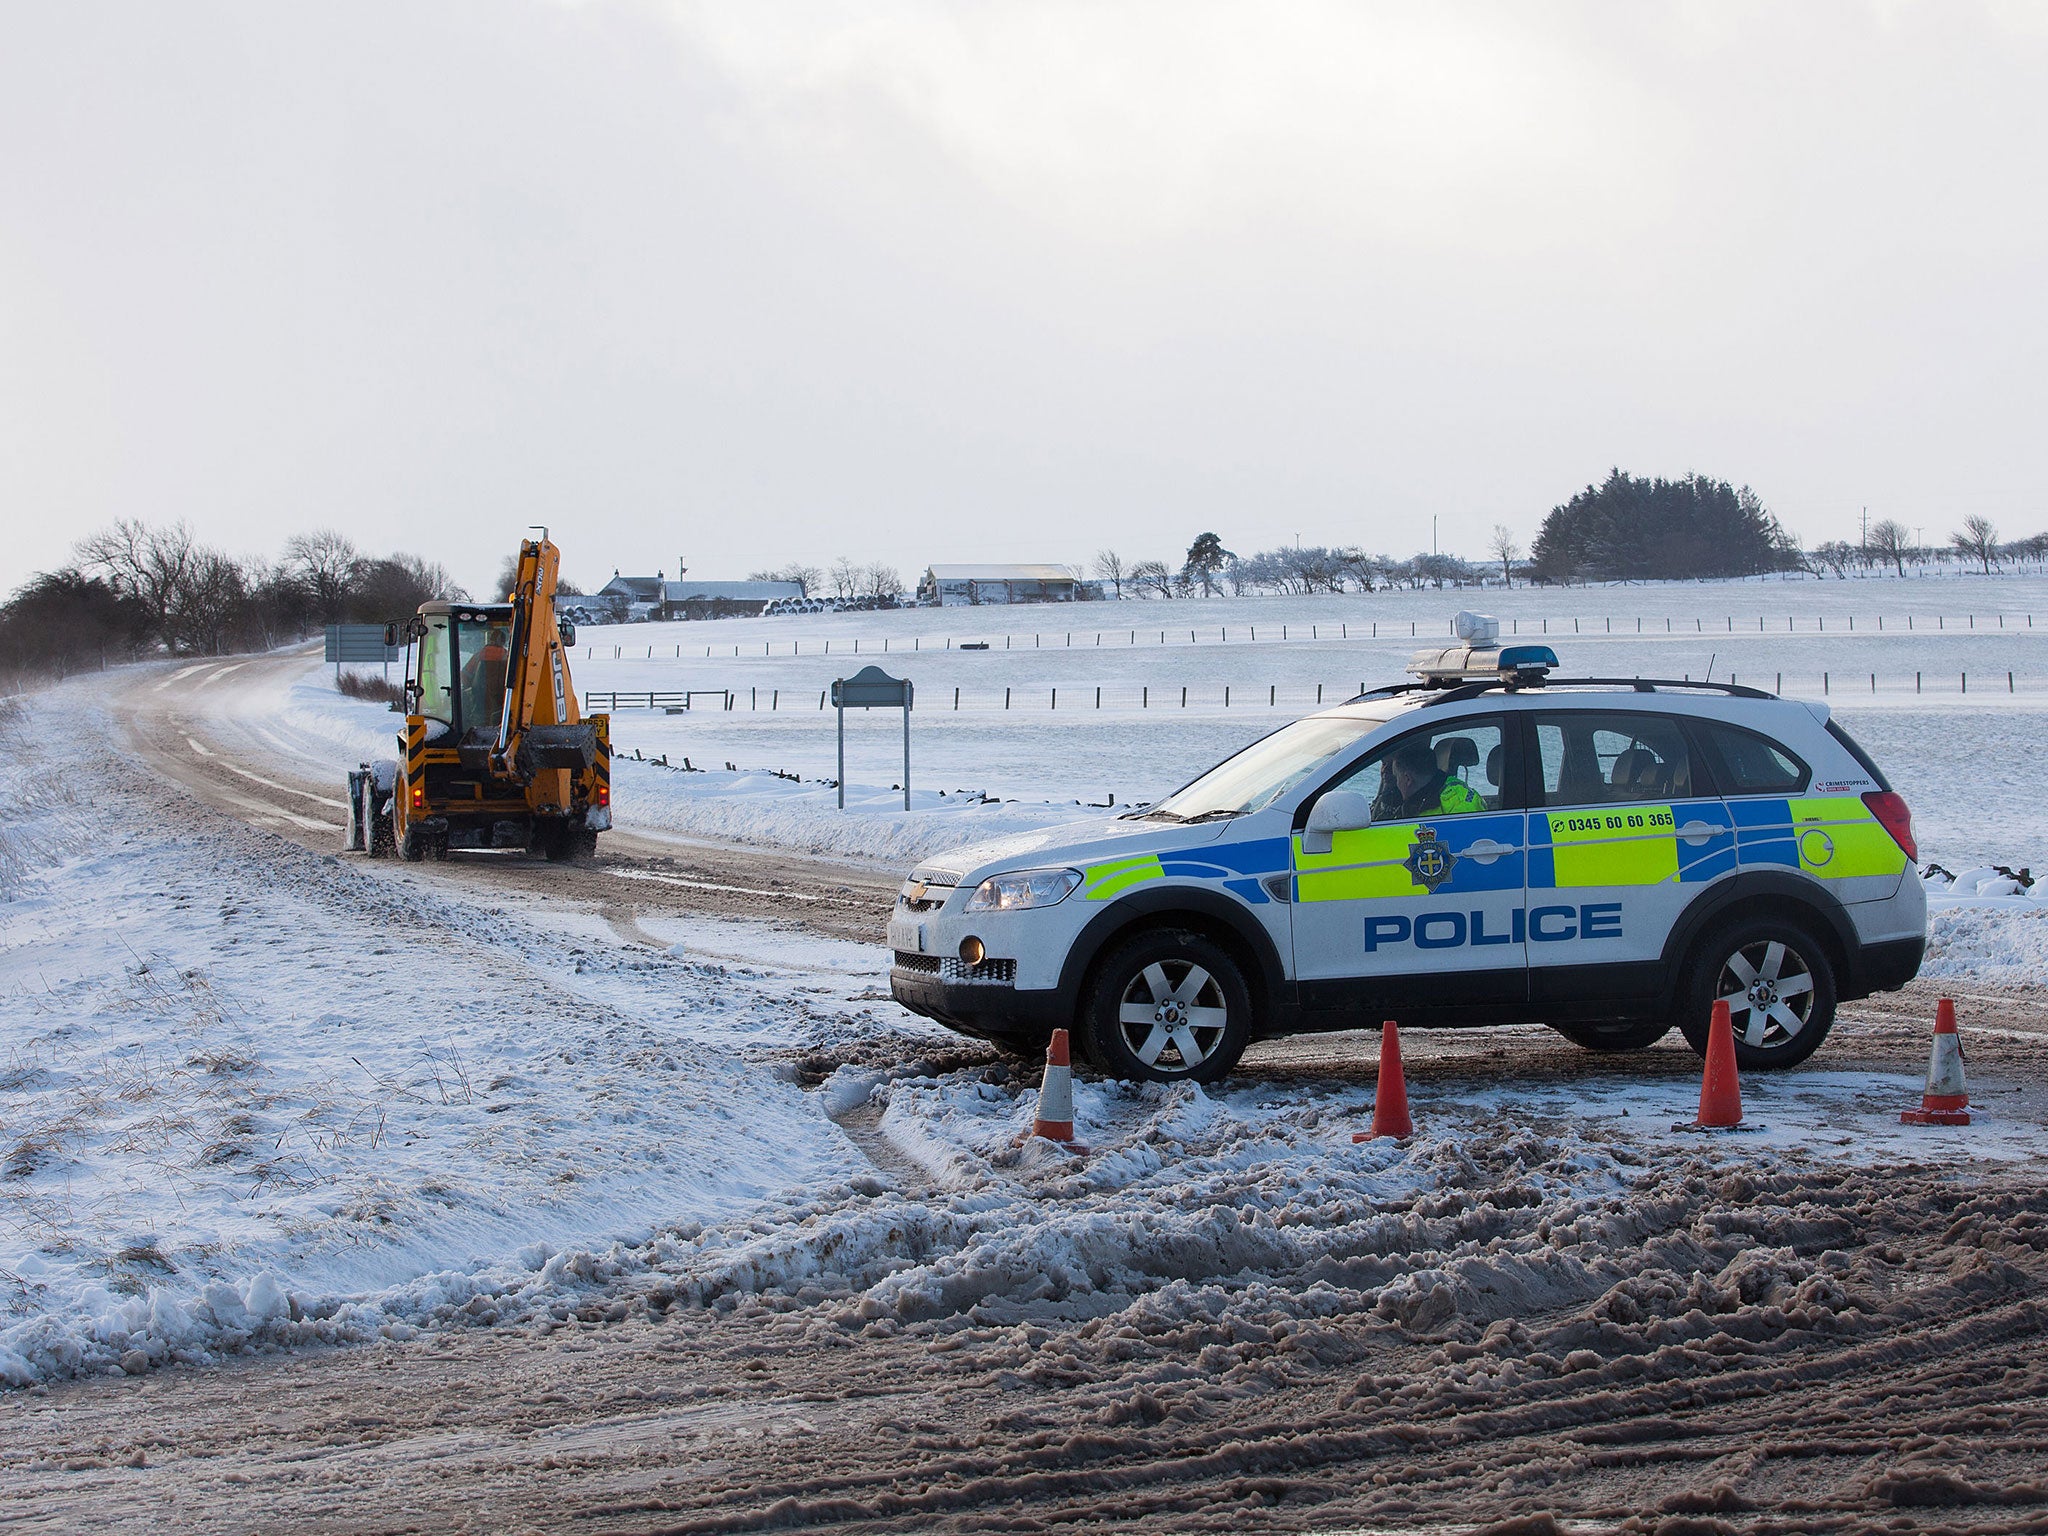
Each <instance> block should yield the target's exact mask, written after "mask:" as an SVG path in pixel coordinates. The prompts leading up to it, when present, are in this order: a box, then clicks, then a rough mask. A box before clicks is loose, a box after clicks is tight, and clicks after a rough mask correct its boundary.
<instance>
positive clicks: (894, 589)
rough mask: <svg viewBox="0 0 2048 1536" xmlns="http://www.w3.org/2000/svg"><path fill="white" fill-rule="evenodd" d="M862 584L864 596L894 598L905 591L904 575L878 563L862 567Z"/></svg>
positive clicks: (893, 567) (894, 568) (891, 567)
mask: <svg viewBox="0 0 2048 1536" xmlns="http://www.w3.org/2000/svg"><path fill="white" fill-rule="evenodd" d="M860 584H861V594H862V595H863V596H866V597H894V596H896V595H897V594H898V593H900V592H901V591H902V590H903V573H902V572H901V571H899V570H897V569H896V567H895V566H893V565H883V564H881V563H880V562H879V561H878V562H876V563H875V564H874V565H864V566H862V567H861V570H860Z"/></svg>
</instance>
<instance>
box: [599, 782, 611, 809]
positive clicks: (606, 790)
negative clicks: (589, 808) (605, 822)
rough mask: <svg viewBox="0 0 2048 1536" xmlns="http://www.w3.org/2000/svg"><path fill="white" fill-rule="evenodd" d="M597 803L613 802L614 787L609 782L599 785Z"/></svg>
mask: <svg viewBox="0 0 2048 1536" xmlns="http://www.w3.org/2000/svg"><path fill="white" fill-rule="evenodd" d="M597 803H598V804H599V805H605V806H608V805H610V804H611V803H612V787H611V785H609V784H600V785H598V786H597Z"/></svg>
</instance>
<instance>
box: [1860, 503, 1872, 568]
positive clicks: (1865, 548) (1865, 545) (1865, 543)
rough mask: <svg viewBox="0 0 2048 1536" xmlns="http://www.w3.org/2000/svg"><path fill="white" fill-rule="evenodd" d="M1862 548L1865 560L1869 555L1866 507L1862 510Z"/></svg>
mask: <svg viewBox="0 0 2048 1536" xmlns="http://www.w3.org/2000/svg"><path fill="white" fill-rule="evenodd" d="M1862 547H1863V554H1864V557H1865V558H1866V559H1867V558H1869V555H1870V508H1868V507H1865V508H1864V509H1863V546H1862Z"/></svg>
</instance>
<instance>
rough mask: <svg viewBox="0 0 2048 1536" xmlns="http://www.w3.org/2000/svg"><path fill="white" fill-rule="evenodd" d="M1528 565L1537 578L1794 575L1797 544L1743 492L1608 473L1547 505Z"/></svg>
mask: <svg viewBox="0 0 2048 1536" xmlns="http://www.w3.org/2000/svg"><path fill="white" fill-rule="evenodd" d="M1529 554H1530V564H1531V565H1532V566H1533V567H1534V568H1535V572H1536V574H1537V575H1538V576H1539V577H1541V578H1542V579H1543V580H1545V581H1551V582H1571V581H1677V580H1686V579H1689V578H1695V577H1711V576H1755V575H1760V574H1762V573H1764V572H1766V571H1784V570H1793V569H1797V568H1798V566H1799V564H1800V556H1799V549H1798V546H1797V544H1796V543H1795V542H1794V541H1793V540H1792V538H1791V537H1790V536H1789V535H1788V534H1787V533H1786V532H1785V530H1784V529H1782V528H1780V527H1779V526H1778V520H1777V519H1776V518H1775V517H1773V516H1772V515H1771V514H1770V512H1769V511H1768V510H1767V509H1766V508H1765V506H1764V504H1763V502H1762V501H1761V500H1759V499H1758V497H1757V494H1756V492H1754V491H1752V490H1751V489H1750V488H1749V487H1748V486H1744V487H1743V488H1742V489H1741V490H1737V489H1736V488H1735V487H1734V486H1732V485H1730V484H1729V483H1728V482H1727V481H1725V480H1712V479H1709V478H1708V477H1707V476H1705V475H1687V476H1686V477H1685V478H1684V479H1682V480H1664V479H1655V480H1646V479H1641V478H1639V477H1637V476H1635V475H1629V474H1624V473H1622V471H1621V470H1619V469H1615V470H1611V471H1610V472H1609V473H1608V476H1607V479H1606V480H1605V481H1604V482H1603V483H1602V484H1600V485H1597V486H1593V485H1589V486H1587V487H1586V488H1585V489H1584V490H1583V491H1580V492H1579V493H1578V495H1576V496H1574V497H1573V498H1572V499H1571V500H1570V501H1568V502H1566V503H1565V504H1564V505H1563V506H1561V507H1553V508H1551V510H1550V513H1549V515H1548V516H1546V517H1545V518H1544V519H1543V527H1542V528H1541V529H1540V530H1539V531H1538V532H1537V535H1536V543H1535V547H1534V548H1532V549H1531V550H1530V552H1529Z"/></svg>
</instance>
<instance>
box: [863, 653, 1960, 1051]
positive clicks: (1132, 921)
mask: <svg viewBox="0 0 2048 1536" xmlns="http://www.w3.org/2000/svg"><path fill="white" fill-rule="evenodd" d="M1458 632H1459V633H1460V635H1461V636H1462V637H1463V643H1461V644H1459V645H1457V646H1454V647H1452V648H1449V649H1447V650H1443V651H1428V652H1423V653H1420V654H1418V655H1417V657H1416V658H1415V660H1414V662H1413V663H1412V664H1411V665H1410V667H1409V669H1408V670H1409V672H1410V673H1411V674H1413V679H1414V680H1413V681H1410V682H1406V683H1401V684H1397V685H1394V686H1391V687H1385V688H1377V689H1374V690H1372V691H1371V692H1368V693H1364V694H1361V695H1359V696H1358V697H1357V698H1355V699H1352V700H1351V701H1349V702H1348V703H1346V704H1343V705H1341V706H1339V707H1337V708H1335V709H1330V710H1325V711H1323V712H1321V713H1319V714H1314V715H1310V716H1308V717H1306V718H1304V719H1300V720H1296V721H1295V722H1293V723H1292V724H1290V725H1286V726H1283V727H1281V728H1280V729H1279V730H1277V731H1274V732H1273V733H1272V734H1271V735H1269V736H1266V737H1264V738H1263V739H1261V740H1259V741H1256V742H1254V743H1252V744H1251V745H1250V746H1248V747H1246V748H1245V749H1244V750H1243V751H1241V752H1239V753H1237V754H1236V755H1235V756H1233V757H1230V758H1228V759H1226V760H1225V761H1223V762H1221V763H1219V764H1217V765H1216V766H1215V767H1214V768H1212V769H1210V770H1209V771H1208V772H1207V773H1205V774H1203V775H1202V776H1201V777H1200V778H1197V779H1196V780H1194V782H1193V783H1191V784H1189V785H1187V786H1186V787H1185V788H1183V789H1181V790H1180V791H1178V792H1177V793H1175V794H1173V795H1170V796H1168V797H1167V798H1166V799H1164V800H1162V801H1160V802H1159V803H1158V804H1156V805H1154V806H1151V807H1150V808H1148V809H1145V810H1141V811H1134V812H1132V813H1129V814H1127V815H1125V816H1123V817H1121V818H1119V819H1114V820H1104V821H1096V822H1088V823H1082V824H1078V825H1070V826H1064V827H1053V828H1048V829H1046V830H1043V831H1040V832H1035V833H1031V834H1028V835H1023V836H1017V837H1011V838H1007V839H1004V840H1001V841H998V842H991V843H987V844H983V845H980V846H977V847H972V848H964V849H961V850H959V851H958V852H956V853H952V854H949V855H945V856H942V857H940V858H936V859H933V860H930V861H928V862H926V863H924V864H922V865H920V866H919V867H918V868H917V869H916V870H915V871H914V872H913V873H912V874H911V876H910V878H909V880H908V881H907V882H905V884H904V886H903V889H902V891H901V893H900V894H899V896H898V898H897V902H896V907H895V911H894V913H893V915H892V917H891V920H890V923H889V944H890V947H891V949H892V951H893V952H894V958H893V964H892V966H891V970H890V985H891V989H892V991H893V992H894V994H895V997H896V999H897V1000H898V1001H899V1002H901V1003H902V1004H903V1005H904V1006H906V1007H908V1008H909V1009H911V1010H912V1011H913V1012H916V1013H919V1014H923V1015H925V1016H926V1017H929V1018H932V1019H936V1020H939V1021H941V1022H943V1023H945V1024H948V1025H951V1026H952V1027H954V1028H956V1029H959V1030H961V1031H963V1032H966V1033H969V1034H974V1035H978V1036H982V1037H984V1038H988V1039H991V1040H995V1041H998V1042H1000V1043H1003V1044H1006V1045H1009V1046H1012V1047H1014V1048H1016V1049H1018V1050H1020V1051H1030V1050H1034V1049H1037V1048H1041V1047H1042V1046H1043V1044H1044V1042H1045V1040H1046V1038H1047V1036H1048V1035H1049V1033H1050V1032H1051V1031H1052V1030H1053V1029H1055V1028H1061V1027H1065V1028H1070V1029H1071V1030H1073V1031H1074V1039H1075V1042H1076V1044H1077V1045H1078V1046H1079V1048H1080V1049H1081V1050H1082V1051H1083V1052H1084V1053H1085V1055H1086V1056H1087V1057H1088V1058H1089V1059H1090V1060H1091V1061H1092V1062H1093V1063H1094V1064H1095V1065H1096V1066H1097V1067H1099V1068H1100V1069H1101V1070H1103V1071H1105V1072H1107V1073H1111V1074H1114V1075H1117V1076H1123V1077H1131V1078H1143V1079H1153V1080H1162V1081H1171V1080H1179V1079H1193V1080H1195V1081H1201V1082H1209V1081H1214V1080H1215V1079H1217V1078H1220V1077H1221V1076H1223V1075H1224V1074H1225V1073H1226V1072H1228V1071H1229V1070H1230V1068H1231V1067H1232V1066H1233V1065H1235V1063H1236V1062H1237V1059H1238V1057H1239V1056H1240V1055H1241V1054H1242V1052H1243V1051H1244V1049H1245V1047H1246V1046H1247V1045H1248V1044H1249V1043H1250V1042H1252V1041H1253V1040H1256V1039H1260V1038H1264V1037H1267V1036H1273V1035H1283V1034H1292V1033H1298V1032H1303V1031H1310V1030H1330V1029H1350V1028H1356V1027H1358V1026H1359V1025H1362V1024H1376V1023H1377V1022H1378V1021H1380V1020H1381V1019H1387V1018H1391V1019H1396V1020H1398V1021H1399V1022H1400V1023H1401V1024H1402V1025H1403V1026H1404V1027H1407V1026H1423V1027H1428V1026H1433V1025H1461V1024H1500V1023H1508V1022H1515V1021H1531V1022H1540V1023H1543V1024H1547V1025H1549V1026H1550V1027H1551V1028H1553V1029H1555V1030H1557V1031H1558V1032H1559V1033H1560V1034H1563V1035H1564V1036H1566V1037H1567V1038H1568V1039H1570V1040H1573V1041H1575V1042H1576V1043H1578V1044H1579V1045H1582V1046H1584V1047H1586V1048H1588V1049H1590V1050H1596V1051H1626V1050H1638V1049H1641V1048H1643V1047H1646V1046H1648V1045H1650V1044H1652V1043H1654V1042H1655V1041H1657V1040H1658V1039H1660V1038H1662V1037H1663V1035H1664V1034H1665V1033H1666V1032H1667V1031H1668V1030H1670V1029H1671V1028H1672V1027H1673V1026H1676V1027H1677V1028H1678V1029H1679V1030H1681V1031H1682V1032H1683V1033H1684V1035H1685V1038H1686V1039H1687V1040H1688V1041H1689V1042H1690V1043H1691V1044H1692V1046H1693V1048H1694V1049H1695V1050H1700V1051H1704V1050H1705V1048H1706V1036H1707V1025H1708V1020H1709V1018H1710V1017H1711V1014H1712V1007H1713V1004H1714V1002H1715V1001H1716V1000H1725V1001H1726V1002H1727V1003H1728V1005H1729V1008H1730V1011H1731V1013H1732V1016H1733V1023H1734V1028H1735V1050H1736V1056H1737V1059H1738V1061H1739V1062H1740V1064H1741V1065H1743V1066H1745V1067H1789V1066H1792V1065H1794V1064H1796V1063H1798V1062H1801V1061H1804V1060H1805V1059H1806V1058H1807V1057H1808V1056H1809V1055H1811V1054H1812V1053H1813V1051H1814V1050H1815V1049H1816V1048H1817V1047H1818V1046H1819V1045H1820V1043H1821V1041H1822V1040H1823V1039H1824V1038H1825V1037H1826V1035H1827V1032H1828V1028H1829V1026H1830V1025H1831V1024H1832V1023H1833V1021H1834V1015H1835V1006H1836V1004H1837V1003H1838V1002H1840V1001H1841V1000H1843V999H1848V998H1858V997H1864V996H1867V995H1869V994H1870V993H1872V992H1878V991H1890V990H1894V989H1896V988H1898V987H1900V986H1903V985H1904V984H1905V983H1906V982H1907V981H1909V980H1911V979H1912V977H1913V976H1914V975H1915V974H1916V973H1917V971H1918V970H1919V967H1920V961H1921V956H1922V953H1923V951H1924V949H1925V947H1926V933H1927V903H1926V897H1925V895H1924V893H1923V891H1922V888H1921V884H1920V881H1919V879H1918V877H1917V874H1916V872H1915V869H1914V863H1915V860H1916V858H1917V850H1916V849H1915V847H1914V842H1913V830H1912V821H1911V818H1910V816H1909V815H1908V812H1907V809H1906V805H1905V802H1904V801H1903V800H1902V799H1901V798H1900V797H1899V796H1898V795H1897V794H1895V793H1893V791H1892V789H1891V786H1890V785H1889V784H1887V783H1886V781H1885V778H1884V775H1883V774H1882V773H1881V772H1880V771H1879V769H1878V767H1877V765H1876V764H1875V763H1874V762H1872V761H1871V759H1870V757H1869V755H1868V754H1867V753H1866V752H1864V750H1863V749H1862V748H1861V747H1859V746H1858V745H1857V744H1856V742H1855V740H1854V739H1853V738H1851V737H1850V735H1849V733H1848V732H1847V731H1845V730H1844V729H1843V728H1842V727H1841V725H1840V724H1839V723H1837V722H1836V721H1834V720H1833V719H1831V718H1830V717H1829V713H1828V709H1827V707H1826V706H1825V705H1822V704H1815V703H1809V702H1803V701H1793V700H1789V699H1783V698H1779V697H1776V696H1775V695H1772V694H1768V693H1764V692H1760V691H1759V690H1757V689H1753V688H1745V687H1737V686H1734V685H1732V684H1719V683H1704V682H1671V681H1666V680H1661V679H1648V678H1590V677H1589V678H1562V677H1555V676H1553V675H1552V674H1553V673H1554V672H1555V671H1556V669H1557V667H1558V661H1557V657H1556V655H1555V653H1554V652H1553V651H1551V649H1550V648H1549V647H1547V646H1531V645H1508V646H1502V645H1501V644H1500V643H1499V638H1498V626H1497V625H1496V624H1494V623H1493V621H1491V620H1489V619H1484V618H1481V617H1478V616H1474V615H1460V616H1459V621H1458Z"/></svg>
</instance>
